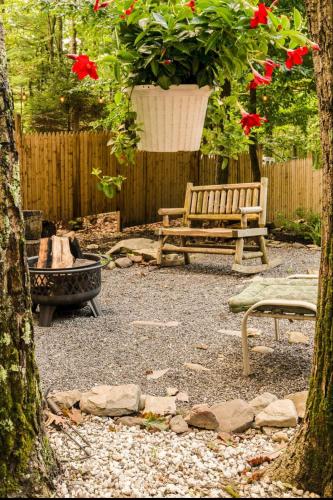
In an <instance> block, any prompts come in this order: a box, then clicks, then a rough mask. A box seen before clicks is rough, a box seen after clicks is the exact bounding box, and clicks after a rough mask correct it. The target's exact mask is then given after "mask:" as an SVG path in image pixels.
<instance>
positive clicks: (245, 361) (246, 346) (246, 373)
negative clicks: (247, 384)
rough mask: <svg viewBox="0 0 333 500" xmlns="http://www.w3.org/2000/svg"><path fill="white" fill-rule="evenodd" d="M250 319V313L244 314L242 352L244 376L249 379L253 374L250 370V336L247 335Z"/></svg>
mask: <svg viewBox="0 0 333 500" xmlns="http://www.w3.org/2000/svg"><path fill="white" fill-rule="evenodd" d="M248 317H249V311H247V312H246V313H245V314H244V317H243V320H242V350H243V374H244V376H245V377H248V376H249V375H250V373H251V370H250V354H249V344H248V339H249V338H248V334H247V320H248Z"/></svg>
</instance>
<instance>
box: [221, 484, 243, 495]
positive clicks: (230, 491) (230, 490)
mask: <svg viewBox="0 0 333 500" xmlns="http://www.w3.org/2000/svg"><path fill="white" fill-rule="evenodd" d="M224 491H225V492H226V493H228V495H230V496H231V497H232V498H240V494H239V493H238V491H236V489H235V488H234V487H233V486H231V484H227V485H226V486H224Z"/></svg>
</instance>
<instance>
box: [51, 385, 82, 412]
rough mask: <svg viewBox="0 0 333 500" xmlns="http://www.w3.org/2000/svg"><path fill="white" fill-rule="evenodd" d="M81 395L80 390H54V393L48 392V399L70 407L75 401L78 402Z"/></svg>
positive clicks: (64, 406)
mask: <svg viewBox="0 0 333 500" xmlns="http://www.w3.org/2000/svg"><path fill="white" fill-rule="evenodd" d="M81 397H82V392H80V391H75V390H74V391H65V392H56V393H54V394H50V396H49V399H51V400H52V401H54V402H55V403H56V404H57V405H59V406H61V407H63V408H67V409H70V408H72V407H73V406H74V405H75V404H76V403H79V401H80V399H81Z"/></svg>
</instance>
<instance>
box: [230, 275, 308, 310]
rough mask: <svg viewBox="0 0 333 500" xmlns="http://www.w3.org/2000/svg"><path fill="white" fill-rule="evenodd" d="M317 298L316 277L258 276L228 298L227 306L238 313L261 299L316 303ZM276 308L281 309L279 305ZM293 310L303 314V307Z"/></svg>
mask: <svg viewBox="0 0 333 500" xmlns="http://www.w3.org/2000/svg"><path fill="white" fill-rule="evenodd" d="M317 298H318V280H317V279H312V278H305V279H288V278H258V279H255V280H253V282H252V283H251V285H249V286H247V287H246V288H245V289H244V290H243V291H242V292H241V293H239V294H238V295H235V296H234V297H231V299H229V308H230V310H231V311H232V312H234V313H239V312H242V311H247V309H249V308H250V307H251V306H253V305H254V304H256V303H257V302H260V301H261V300H278V299H282V300H298V301H300V300H301V301H305V302H310V303H311V304H315V305H316V304H317ZM272 309H274V307H272ZM278 309H280V310H281V306H279V307H278ZM265 310H267V308H265ZM289 311H290V309H289ZM293 312H295V313H301V314H303V313H304V309H300V308H298V309H295V310H294V311H293ZM308 313H309V312H308Z"/></svg>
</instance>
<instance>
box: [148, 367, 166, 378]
mask: <svg viewBox="0 0 333 500" xmlns="http://www.w3.org/2000/svg"><path fill="white" fill-rule="evenodd" d="M169 371H170V368H166V369H165V370H155V371H153V373H149V375H147V380H158V379H159V378H161V377H163V376H164V375H165V374H166V373H168V372H169Z"/></svg>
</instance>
